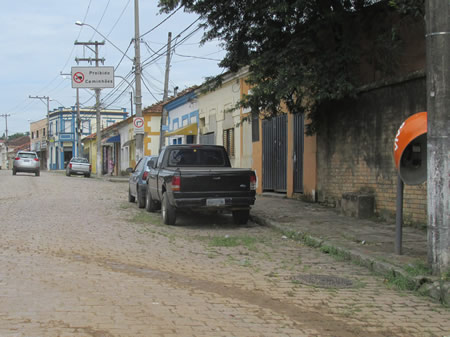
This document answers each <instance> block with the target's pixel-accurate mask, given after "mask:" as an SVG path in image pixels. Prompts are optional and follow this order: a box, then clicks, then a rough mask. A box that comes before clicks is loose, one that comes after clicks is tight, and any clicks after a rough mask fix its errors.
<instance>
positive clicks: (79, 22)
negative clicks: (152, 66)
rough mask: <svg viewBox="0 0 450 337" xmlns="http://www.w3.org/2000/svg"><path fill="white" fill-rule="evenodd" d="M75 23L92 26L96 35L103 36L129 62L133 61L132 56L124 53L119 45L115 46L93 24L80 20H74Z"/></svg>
mask: <svg viewBox="0 0 450 337" xmlns="http://www.w3.org/2000/svg"><path fill="white" fill-rule="evenodd" d="M75 24H76V25H77V26H88V27H90V28H92V29H93V30H94V31H95V32H96V33H97V34H98V35H100V36H101V37H102V38H104V39H105V40H106V41H108V42H109V43H111V45H112V46H113V47H114V48H116V49H117V50H118V51H119V52H120V53H121V54H122V55H124V56H125V57H126V58H128V59H129V60H130V61H131V62H134V60H133V59H132V58H130V57H129V56H128V55H127V54H125V53H124V52H123V51H122V49H120V48H119V47H117V46H116V45H115V44H114V43H112V42H111V40H109V39H108V38H107V37H106V36H105V35H103V34H102V33H100V32H99V31H98V30H97V29H95V28H94V27H93V26H91V25H90V24H88V23H84V22H81V21H76V22H75Z"/></svg>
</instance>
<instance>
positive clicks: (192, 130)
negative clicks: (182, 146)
mask: <svg viewBox="0 0 450 337" xmlns="http://www.w3.org/2000/svg"><path fill="white" fill-rule="evenodd" d="M197 131H198V127H197V123H192V124H189V125H186V126H183V127H182V128H179V129H176V130H174V131H171V132H166V133H165V136H166V137H170V136H193V135H197Z"/></svg>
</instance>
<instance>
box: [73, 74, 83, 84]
mask: <svg viewBox="0 0 450 337" xmlns="http://www.w3.org/2000/svg"><path fill="white" fill-rule="evenodd" d="M73 80H74V81H75V82H76V83H83V81H84V74H83V73H82V72H76V73H75V74H73Z"/></svg>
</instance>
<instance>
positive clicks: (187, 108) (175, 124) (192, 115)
mask: <svg viewBox="0 0 450 337" xmlns="http://www.w3.org/2000/svg"><path fill="white" fill-rule="evenodd" d="M195 89H196V87H192V88H189V89H186V90H185V91H183V92H182V93H180V94H179V95H178V96H177V97H175V98H173V99H171V100H170V101H169V102H168V103H166V104H165V105H164V106H163V109H164V110H165V111H164V112H165V113H166V114H167V125H166V126H165V128H166V130H167V132H166V133H165V138H166V140H165V145H172V144H196V143H198V141H197V135H198V122H199V120H198V117H199V116H198V103H197V95H196V93H195Z"/></svg>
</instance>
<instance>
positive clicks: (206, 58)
mask: <svg viewBox="0 0 450 337" xmlns="http://www.w3.org/2000/svg"><path fill="white" fill-rule="evenodd" d="M174 54H175V55H177V56H180V57H189V58H193V59H200V60H209V61H222V60H219V59H213V58H210V57H203V56H191V55H182V54H178V53H175V52H174Z"/></svg>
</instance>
